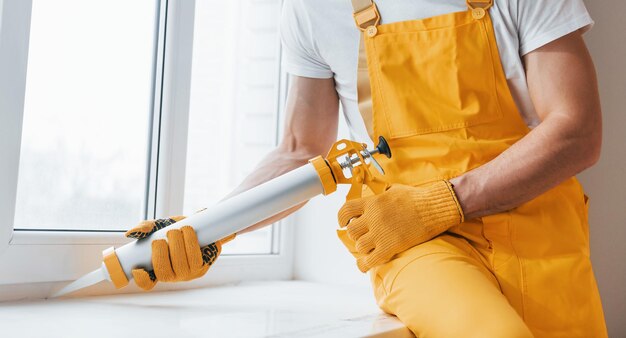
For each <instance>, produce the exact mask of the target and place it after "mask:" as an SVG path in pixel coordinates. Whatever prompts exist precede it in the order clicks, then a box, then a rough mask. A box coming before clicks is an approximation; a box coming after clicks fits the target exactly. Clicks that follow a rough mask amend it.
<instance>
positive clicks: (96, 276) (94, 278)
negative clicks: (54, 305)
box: [50, 268, 106, 298]
mask: <svg viewBox="0 0 626 338" xmlns="http://www.w3.org/2000/svg"><path fill="white" fill-rule="evenodd" d="M103 280H106V277H105V275H104V272H103V271H102V269H101V268H100V269H97V270H94V271H92V272H90V273H88V274H86V275H84V276H82V277H80V278H79V279H77V280H75V281H73V282H72V283H70V284H68V285H66V286H65V287H64V288H63V289H61V290H59V291H57V292H55V293H54V294H52V295H51V296H50V298H57V297H61V296H64V295H67V294H70V293H72V292H74V291H78V290H80V289H84V288H86V287H88V286H92V285H94V284H97V283H99V282H101V281H103Z"/></svg>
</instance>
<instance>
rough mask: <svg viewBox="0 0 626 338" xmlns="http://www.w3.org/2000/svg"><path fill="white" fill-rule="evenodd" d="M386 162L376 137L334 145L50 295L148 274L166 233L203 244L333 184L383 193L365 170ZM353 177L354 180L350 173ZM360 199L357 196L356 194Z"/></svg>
mask: <svg viewBox="0 0 626 338" xmlns="http://www.w3.org/2000/svg"><path fill="white" fill-rule="evenodd" d="M376 154H381V155H385V156H387V157H388V158H390V157H391V151H390V149H389V145H388V144H387V142H386V141H385V139H384V138H383V137H382V136H381V137H380V138H379V143H378V145H377V146H376V148H374V149H372V150H368V149H367V145H366V144H363V143H358V142H353V141H349V140H340V141H337V142H336V143H335V144H334V145H333V146H332V148H331V149H330V151H329V153H328V155H327V156H326V158H322V157H321V156H318V157H316V158H313V159H311V160H310V161H309V163H308V164H306V165H304V166H302V167H299V168H297V169H295V170H292V171H290V172H288V173H286V174H284V175H281V176H278V177H276V178H274V179H272V180H269V181H267V182H265V183H263V184H261V185H258V186H256V187H254V188H252V189H250V190H247V191H245V192H242V193H241V194H239V195H236V196H233V197H231V198H229V199H227V200H223V201H221V202H219V203H217V204H216V205H214V206H213V207H210V208H207V209H205V210H203V211H201V212H199V213H196V214H194V215H191V216H189V217H187V218H186V219H185V220H184V221H180V222H177V223H174V224H172V225H171V226H169V227H167V228H163V229H161V230H159V231H157V232H155V233H153V234H151V235H150V237H148V238H146V239H142V240H137V241H133V242H131V243H128V244H126V245H124V246H122V247H119V248H114V247H111V248H109V249H107V250H105V251H104V252H103V263H102V266H101V267H100V268H99V269H97V270H95V271H93V272H91V273H89V274H87V275H85V276H83V277H81V278H79V279H78V280H76V281H74V282H73V283H70V284H69V285H67V286H66V287H65V288H63V289H61V290H60V291H58V292H57V293H55V294H54V295H53V296H52V297H58V296H62V295H65V294H68V293H70V292H74V291H76V290H79V289H82V288H85V287H87V286H91V285H93V284H96V283H98V282H100V281H103V280H109V281H111V282H112V283H113V285H115V287H116V288H118V289H119V288H122V287H124V286H126V285H128V283H129V280H131V279H132V273H131V271H132V270H133V269H134V268H137V267H143V268H145V269H148V270H150V269H152V263H151V252H152V248H151V242H152V241H153V240H155V239H163V238H166V232H167V231H168V230H170V229H172V228H180V227H182V226H184V225H193V227H194V229H195V231H196V234H197V236H198V241H199V242H200V244H201V245H207V244H210V243H213V242H215V241H218V240H220V239H222V238H225V237H227V236H229V235H231V234H234V233H236V232H238V231H241V230H243V229H246V228H247V227H249V226H251V225H253V224H256V223H258V222H260V221H263V220H265V219H267V218H269V217H271V216H274V215H276V214H278V213H280V212H282V211H284V210H287V209H289V208H291V207H293V206H296V205H298V204H300V203H303V202H305V201H308V200H309V199H311V198H313V197H315V196H317V195H320V194H323V195H328V194H331V193H333V192H335V191H336V190H337V184H351V185H352V187H351V188H350V192H349V193H348V195H349V196H350V195H351V194H354V191H357V190H361V189H362V185H363V184H366V185H367V186H368V187H369V188H370V189H371V190H372V191H373V192H374V193H380V192H382V191H384V189H385V188H386V186H387V184H386V183H385V182H384V181H383V180H382V179H380V178H379V177H378V176H376V175H375V174H374V173H373V172H372V171H370V167H372V166H373V167H374V168H376V169H377V171H378V172H380V174H383V175H384V171H383V169H382V167H381V166H380V165H379V164H378V162H377V161H376V159H375V158H374V155H376ZM357 172H358V176H359V178H358V179H357V175H355V173H357ZM358 194H359V195H360V191H359V192H358Z"/></svg>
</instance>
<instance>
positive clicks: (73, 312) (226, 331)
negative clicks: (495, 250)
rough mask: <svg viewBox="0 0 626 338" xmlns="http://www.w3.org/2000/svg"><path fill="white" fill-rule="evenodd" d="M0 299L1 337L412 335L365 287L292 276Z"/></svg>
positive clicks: (326, 336)
mask: <svg viewBox="0 0 626 338" xmlns="http://www.w3.org/2000/svg"><path fill="white" fill-rule="evenodd" d="M2 305H3V306H2V307H0V317H2V318H3V322H4V323H5V325H4V327H3V332H5V333H7V334H8V336H16V335H20V336H35V337H37V336H50V337H56V336H63V337H84V336H86V335H89V336H99V335H102V334H104V333H105V332H108V333H112V332H115V333H116V334H115V335H116V336H118V337H120V336H123V337H139V336H142V337H149V336H154V337H156V336H160V337H190V336H194V337H195V336H206V335H210V336H212V337H213V336H214V337H224V338H228V337H267V336H272V337H303V336H304V337H325V338H332V337H379V338H381V337H413V335H412V334H411V333H410V331H409V330H408V329H407V328H406V327H405V326H404V325H403V324H402V323H400V321H398V320H397V319H396V318H395V317H392V316H389V315H386V314H383V313H382V312H381V311H380V309H378V307H377V306H376V305H375V304H374V301H373V297H372V295H371V291H370V290H366V289H359V288H354V287H342V286H329V285H322V284H315V283H308V282H300V281H287V282H277V281H272V282H246V283H241V284H239V285H231V286H222V287H213V288H203V289H195V290H184V291H177V292H153V293H140V294H129V295H114V296H100V297H85V298H69V299H59V300H46V301H43V300H42V301H32V302H12V303H4V304H2ZM32 323H37V325H31V324H32Z"/></svg>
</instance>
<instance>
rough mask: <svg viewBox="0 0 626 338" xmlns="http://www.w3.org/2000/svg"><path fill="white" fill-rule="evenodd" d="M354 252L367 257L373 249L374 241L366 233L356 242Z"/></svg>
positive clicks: (369, 234)
mask: <svg viewBox="0 0 626 338" xmlns="http://www.w3.org/2000/svg"><path fill="white" fill-rule="evenodd" d="M355 248H356V251H357V252H358V253H361V254H364V255H367V254H369V253H370V252H372V250H374V248H375V244H374V239H373V237H372V235H371V233H367V234H365V235H363V236H361V238H359V239H358V240H357V241H356V246H355Z"/></svg>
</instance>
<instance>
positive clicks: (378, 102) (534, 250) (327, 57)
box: [136, 0, 607, 337]
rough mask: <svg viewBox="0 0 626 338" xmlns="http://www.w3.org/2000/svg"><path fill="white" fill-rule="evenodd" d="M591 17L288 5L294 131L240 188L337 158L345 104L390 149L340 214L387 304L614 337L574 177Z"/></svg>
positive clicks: (451, 332)
mask: <svg viewBox="0 0 626 338" xmlns="http://www.w3.org/2000/svg"><path fill="white" fill-rule="evenodd" d="M353 13H354V19H353ZM592 23H593V22H592V20H591V18H590V17H589V15H588V13H587V11H586V9H585V7H584V4H583V3H582V0H535V1H525V0H495V1H490V0H477V1H471V0H470V1H467V3H466V1H463V0H436V1H434V0H376V1H375V3H372V2H371V0H353V1H352V4H351V3H350V1H348V0H287V1H286V2H285V4H284V12H283V18H282V24H281V28H282V35H283V45H284V47H285V54H286V60H285V68H286V70H287V72H289V73H290V74H291V75H292V85H291V90H290V93H289V99H288V105H287V122H286V129H285V137H284V139H283V140H282V142H281V144H280V145H279V146H278V148H277V149H276V150H275V151H273V152H272V153H271V154H269V155H268V156H267V157H266V158H265V160H264V161H262V162H261V163H260V164H259V166H258V168H257V170H255V171H254V173H253V174H252V175H251V176H250V177H248V178H247V179H246V180H245V181H244V182H243V183H242V185H241V186H240V187H239V188H238V190H237V191H236V192H235V193H237V192H240V191H244V190H246V189H249V188H250V187H252V186H255V185H258V184H260V183H262V182H264V181H266V180H269V179H271V178H273V177H276V176H278V175H280V174H283V173H285V172H287V171H290V170H292V169H294V168H296V167H298V166H301V165H303V164H304V163H306V161H307V160H309V159H310V158H312V157H314V156H316V155H318V154H323V153H325V152H326V151H327V150H328V148H329V147H330V145H331V144H332V143H333V142H334V141H335V140H336V137H337V123H338V108H339V103H341V105H342V108H343V112H344V116H345V118H346V120H347V121H348V124H349V126H350V128H351V131H352V134H353V137H354V138H355V140H357V141H361V142H368V143H370V144H371V139H376V138H377V137H378V136H379V135H382V136H385V137H386V138H387V139H388V140H389V143H390V146H391V148H392V150H393V152H394V158H392V159H390V160H387V161H385V162H383V163H382V164H383V166H384V167H385V170H386V172H387V175H386V177H387V179H388V180H390V181H391V183H392V185H391V187H390V188H389V189H388V190H387V191H385V192H384V193H382V194H380V195H375V196H366V197H363V198H360V199H356V200H352V201H349V202H347V203H346V204H345V205H344V206H343V207H342V209H341V210H340V212H339V222H340V226H342V227H344V228H345V229H346V232H345V236H343V238H342V240H343V241H344V243H345V244H346V245H347V247H348V248H350V249H351V252H352V253H353V254H354V255H355V257H357V265H358V267H359V269H361V271H363V272H366V271H369V273H370V276H371V278H372V284H373V287H374V292H375V295H376V298H377V300H378V303H379V305H380V306H381V308H382V309H383V310H385V311H386V312H389V313H392V314H395V315H396V316H398V318H399V319H400V320H402V321H403V322H404V323H405V324H406V325H407V326H408V327H409V328H410V329H411V330H412V331H413V332H414V333H415V334H416V335H417V336H419V337H431V336H432V337H531V336H536V337H603V336H606V335H607V334H606V328H605V325H604V318H603V314H602V308H601V304H600V299H599V295H598V291H597V287H596V284H595V280H594V276H593V272H592V270H591V263H590V261H589V247H588V246H589V241H588V225H587V214H586V208H587V205H586V203H587V198H586V196H584V195H583V192H582V188H581V187H580V185H579V184H578V183H577V181H576V180H575V179H574V178H573V176H574V175H576V174H577V173H579V172H580V171H582V170H584V169H586V168H588V167H590V166H591V165H593V164H594V163H595V162H596V161H597V159H598V157H599V153H600V146H601V111H600V104H599V98H598V92H597V85H596V78H595V72H594V67H593V63H592V61H591V58H590V56H589V53H588V51H587V49H586V47H585V44H584V42H583V40H582V37H581V35H582V33H583V32H584V31H585V30H587V29H588V28H590V27H591V25H592ZM359 46H360V47H359ZM357 69H358V71H357ZM357 73H358V76H357ZM357 78H358V79H359V81H358V82H359V85H358V86H357ZM361 80H362V81H361ZM357 92H358V95H357ZM370 98H371V100H370ZM359 108H360V109H359ZM295 209H297V208H294V209H292V210H289V211H287V212H284V213H282V214H280V215H277V216H276V217H273V218H271V219H269V220H267V221H266V222H263V223H261V224H258V225H256V226H254V227H253V228H251V229H250V230H253V229H254V228H258V227H260V226H264V225H266V224H269V223H272V222H274V221H276V220H277V219H279V218H281V217H284V216H286V215H287V214H289V213H291V212H293V211H294V210H295ZM175 237H176V236H172V238H175ZM168 238H169V236H168ZM162 244H163V245H165V246H166V244H165V243H162ZM220 245H221V243H217V244H216V246H217V250H213V251H215V252H217V253H219V248H220ZM170 246H171V245H170ZM196 246H197V243H196ZM170 251H171V250H170ZM156 256H157V257H158V256H159V255H158V254H157V255H156ZM160 257H161V258H160V259H162V260H163V255H161V256H160ZM165 259H167V255H165ZM213 260H214V257H213V258H206V259H205V262H208V263H206V265H210V262H212V261H213ZM157 265H158V264H155V267H156V266H157ZM165 265H167V264H165ZM170 270H171V269H170ZM204 271H206V270H202V271H200V273H193V277H195V276H198V275H201V274H202V273H204ZM155 273H156V276H154V275H152V277H151V278H150V281H151V283H152V284H150V283H147V284H150V285H153V283H154V281H155V280H156V279H160V280H162V279H164V278H165V279H166V280H176V278H173V277H172V276H170V275H168V274H163V273H161V275H163V276H164V278H162V277H161V276H160V273H159V271H155ZM146 275H147V273H146ZM166 275H167V276H166ZM137 277H138V276H136V279H138V283H139V281H140V278H137ZM139 277H140V276H139ZM190 277H192V276H186V277H185V278H183V279H189V278H190ZM144 280H146V278H144Z"/></svg>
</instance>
